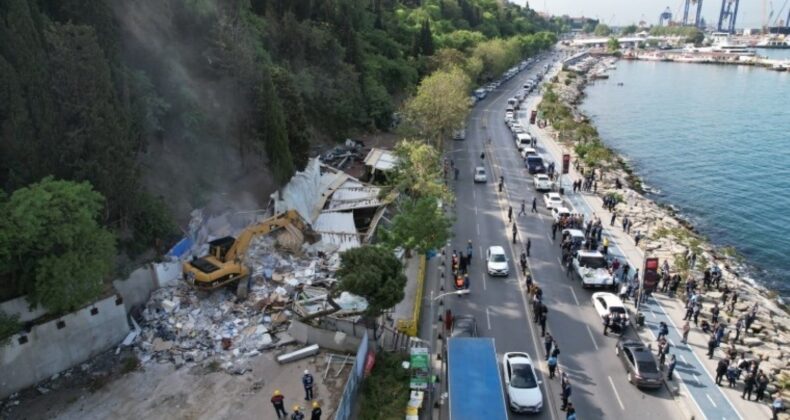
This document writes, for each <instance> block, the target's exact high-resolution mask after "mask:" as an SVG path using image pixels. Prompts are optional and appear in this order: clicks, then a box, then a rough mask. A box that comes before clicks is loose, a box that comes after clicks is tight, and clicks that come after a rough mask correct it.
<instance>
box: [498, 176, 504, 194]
mask: <svg viewBox="0 0 790 420" xmlns="http://www.w3.org/2000/svg"><path fill="white" fill-rule="evenodd" d="M504 188H505V177H504V176H500V177H499V192H502V189H504Z"/></svg>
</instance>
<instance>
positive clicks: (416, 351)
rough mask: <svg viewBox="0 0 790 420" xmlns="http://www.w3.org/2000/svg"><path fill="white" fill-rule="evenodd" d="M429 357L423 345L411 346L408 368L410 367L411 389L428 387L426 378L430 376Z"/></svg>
mask: <svg viewBox="0 0 790 420" xmlns="http://www.w3.org/2000/svg"><path fill="white" fill-rule="evenodd" d="M430 362H431V357H430V353H428V349H427V348H425V347H412V349H411V351H410V360H409V368H410V369H411V381H409V387H410V388H411V389H426V388H428V380H429V379H430V377H431V367H430Z"/></svg>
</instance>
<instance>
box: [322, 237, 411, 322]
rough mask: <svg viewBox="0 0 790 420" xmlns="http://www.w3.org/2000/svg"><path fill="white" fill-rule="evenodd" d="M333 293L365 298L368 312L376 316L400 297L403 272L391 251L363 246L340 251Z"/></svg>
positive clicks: (402, 286)
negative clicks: (342, 292) (336, 283)
mask: <svg viewBox="0 0 790 420" xmlns="http://www.w3.org/2000/svg"><path fill="white" fill-rule="evenodd" d="M337 278H338V279H339V280H340V281H339V283H338V285H337V290H336V293H337V294H339V292H341V291H347V292H350V293H353V294H355V295H358V296H362V297H364V298H365V299H367V301H368V309H367V315H368V316H370V317H377V316H379V315H381V313H382V312H383V311H385V310H387V309H389V308H392V307H393V306H395V305H396V304H398V302H400V301H402V300H403V288H404V287H405V286H406V275H404V274H403V265H402V264H401V262H400V261H399V260H398V259H397V258H395V255H394V254H393V253H392V251H391V250H389V249H386V248H382V247H378V246H373V245H365V246H361V247H358V248H352V249H349V250H347V251H345V252H343V253H342V254H340V268H339V269H338V270H337Z"/></svg>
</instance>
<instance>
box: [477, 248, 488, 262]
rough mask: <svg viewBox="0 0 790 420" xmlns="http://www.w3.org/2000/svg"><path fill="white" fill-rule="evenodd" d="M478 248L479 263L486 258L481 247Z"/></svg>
mask: <svg viewBox="0 0 790 420" xmlns="http://www.w3.org/2000/svg"><path fill="white" fill-rule="evenodd" d="M478 248H480V261H485V260H486V257H485V255H483V245H479V246H478Z"/></svg>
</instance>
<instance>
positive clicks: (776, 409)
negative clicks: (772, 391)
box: [771, 394, 785, 420]
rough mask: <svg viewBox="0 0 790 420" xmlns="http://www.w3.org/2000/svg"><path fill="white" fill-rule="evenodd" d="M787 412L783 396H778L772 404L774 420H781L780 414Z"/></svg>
mask: <svg viewBox="0 0 790 420" xmlns="http://www.w3.org/2000/svg"><path fill="white" fill-rule="evenodd" d="M784 411H785V402H784V400H782V396H781V395H779V394H777V395H776V399H775V400H774V402H773V404H771V413H772V414H773V417H772V419H773V420H779V413H781V412H784Z"/></svg>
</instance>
